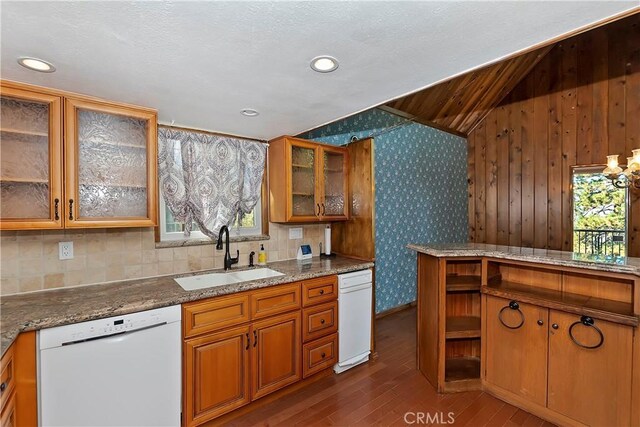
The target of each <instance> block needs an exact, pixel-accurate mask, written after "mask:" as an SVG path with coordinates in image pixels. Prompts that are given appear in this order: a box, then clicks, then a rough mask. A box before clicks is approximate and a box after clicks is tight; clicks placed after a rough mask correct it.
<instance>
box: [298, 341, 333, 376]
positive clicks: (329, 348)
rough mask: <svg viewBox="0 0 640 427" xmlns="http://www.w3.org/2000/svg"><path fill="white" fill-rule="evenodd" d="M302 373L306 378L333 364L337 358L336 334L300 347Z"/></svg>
mask: <svg viewBox="0 0 640 427" xmlns="http://www.w3.org/2000/svg"><path fill="white" fill-rule="evenodd" d="M302 358H303V359H304V360H303V362H302V373H303V377H304V378H307V377H308V376H311V375H313V374H315V373H317V372H320V371H322V370H324V369H326V368H329V367H331V366H333V365H334V364H335V363H336V360H337V358H338V334H333V335H329V336H328V337H325V338H320V339H317V340H315V341H312V342H310V343H308V344H305V345H304V346H303V349H302Z"/></svg>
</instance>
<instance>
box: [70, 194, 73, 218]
mask: <svg viewBox="0 0 640 427" xmlns="http://www.w3.org/2000/svg"><path fill="white" fill-rule="evenodd" d="M69 219H70V220H71V221H73V199H69Z"/></svg>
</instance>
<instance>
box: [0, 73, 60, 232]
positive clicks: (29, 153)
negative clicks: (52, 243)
mask: <svg viewBox="0 0 640 427" xmlns="http://www.w3.org/2000/svg"><path fill="white" fill-rule="evenodd" d="M61 156H62V99H61V98H60V97H59V96H54V95H49V94H43V93H37V92H32V91H29V90H23V89H19V88H12V87H4V85H3V86H2V91H1V92H0V226H1V228H2V229H19V228H24V229H42V228H61V227H62V219H61V206H60V204H61V201H62V158H61Z"/></svg>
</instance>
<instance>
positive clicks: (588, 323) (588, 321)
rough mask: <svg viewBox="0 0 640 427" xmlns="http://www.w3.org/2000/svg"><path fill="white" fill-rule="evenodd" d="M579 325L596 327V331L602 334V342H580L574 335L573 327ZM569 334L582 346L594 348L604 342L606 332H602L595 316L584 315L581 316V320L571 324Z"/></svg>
mask: <svg viewBox="0 0 640 427" xmlns="http://www.w3.org/2000/svg"><path fill="white" fill-rule="evenodd" d="M577 325H584V326H587V327H590V328H593V329H595V330H596V332H597V333H598V335H600V342H598V344H596V345H584V344H582V343H580V342H578V340H576V338H575V337H574V336H573V328H574V327H576V326H577ZM569 336H570V337H571V341H573V342H574V343H575V344H576V345H578V346H580V347H582V348H588V349H594V348H598V347H600V346H601V345H602V344H604V334H603V333H602V331H601V330H600V328H598V327H597V326H596V325H595V321H594V320H593V318H591V317H589V316H582V317H580V320H579V321H577V322H574V323H572V324H571V326H569Z"/></svg>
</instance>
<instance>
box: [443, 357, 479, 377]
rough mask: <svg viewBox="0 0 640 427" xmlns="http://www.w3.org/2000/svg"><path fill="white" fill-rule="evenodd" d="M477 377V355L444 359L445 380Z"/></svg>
mask: <svg viewBox="0 0 640 427" xmlns="http://www.w3.org/2000/svg"><path fill="white" fill-rule="evenodd" d="M478 378H480V358H479V357H472V356H468V357H454V358H449V359H446V360H445V370H444V380H445V381H446V382H453V381H464V380H473V379H478Z"/></svg>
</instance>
